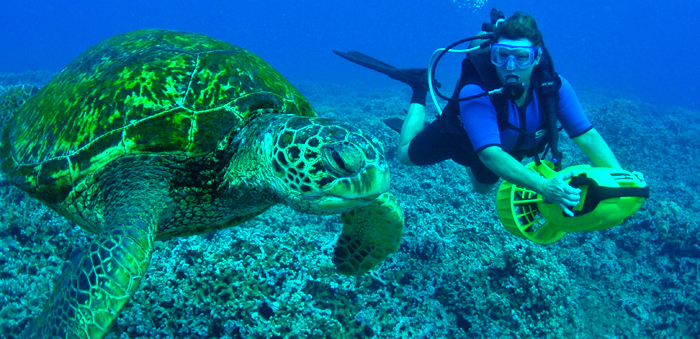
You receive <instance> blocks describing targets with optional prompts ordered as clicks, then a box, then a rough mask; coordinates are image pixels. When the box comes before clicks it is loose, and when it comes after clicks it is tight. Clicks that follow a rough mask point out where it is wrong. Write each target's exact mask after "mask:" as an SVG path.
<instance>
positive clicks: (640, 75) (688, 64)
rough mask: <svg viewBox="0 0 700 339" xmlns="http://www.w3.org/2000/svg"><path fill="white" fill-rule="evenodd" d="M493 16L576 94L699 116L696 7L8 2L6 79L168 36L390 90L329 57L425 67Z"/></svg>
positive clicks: (1, 53)
mask: <svg viewBox="0 0 700 339" xmlns="http://www.w3.org/2000/svg"><path fill="white" fill-rule="evenodd" d="M493 7H497V8H499V9H501V10H503V11H504V12H505V13H506V14H507V15H510V14H512V13H513V12H514V11H516V10H522V11H525V12H528V13H530V14H532V15H533V16H534V17H535V18H536V19H537V20H538V22H539V24H540V28H541V29H542V31H543V33H544V36H545V42H546V44H547V46H548V47H549V49H550V51H551V52H552V54H553V56H554V58H555V64H556V66H557V69H558V71H559V72H560V73H561V74H563V75H565V76H566V77H567V79H569V80H570V81H571V82H572V83H573V84H574V86H575V87H576V88H591V89H597V90H602V91H606V92H613V93H615V94H619V95H622V96H629V97H633V98H643V100H645V101H648V102H651V103H654V104H661V105H679V106H683V107H688V108H695V109H697V108H700V100H699V99H698V96H697V93H699V92H700V88H699V86H700V85H698V82H697V81H696V80H695V75H698V74H700V62H699V61H698V60H696V59H697V58H698V55H700V53H699V52H700V47H698V44H697V37H696V35H695V31H696V30H697V29H698V23H697V20H696V15H697V13H698V11H699V10H700V2H698V1H696V0H680V1H674V2H673V3H672V4H669V3H666V2H661V1H650V0H636V1H629V0H628V1H605V0H592V1H589V0H587V1H583V0H573V1H555V0H538V1H533V0H526V1H514V0H492V1H476V0H472V1H468V0H414V1H403V0H385V1H376V0H375V1H372V0H369V1H337V0H335V1H311V0H300V1H282V0H261V1H240V0H229V1H225V0H213V1H191V0H171V1H134V0H128V1H120V2H114V1H104V0H98V1H87V0H73V1H37V0H27V1H3V6H2V8H3V9H2V11H1V12H0V41H1V42H2V44H0V72H22V71H26V70H34V69H37V70H49V71H59V70H60V69H61V68H63V67H64V66H65V65H66V64H68V63H69V62H70V61H71V60H72V59H73V58H75V57H76V56H78V55H79V54H80V53H81V52H82V51H84V50H86V49H87V48H89V47H90V46H92V45H93V44H95V43H97V42H98V41H100V40H103V39H105V38H107V37H109V36H112V35H116V34H119V33H123V32H126V31H131V30H136V29H141V28H168V29H177V30H186V31H194V32H199V33H203V34H207V35H210V36H213V37H215V38H218V39H222V40H225V41H228V42H230V43H233V44H236V45H239V46H242V47H244V48H247V49H249V50H250V51H252V52H254V53H256V54H258V55H260V56H261V57H262V58H263V59H265V60H266V61H268V62H269V63H270V64H272V65H273V66H274V67H275V68H277V69H278V70H279V71H280V72H281V73H282V74H283V75H285V76H286V77H287V78H288V79H289V80H291V81H292V82H295V81H304V80H313V81H324V82H336V83H344V84H346V83H354V84H357V85H359V86H363V87H368V88H372V87H375V86H390V85H396V84H397V83H396V82H393V81H392V80H390V79H388V78H386V77H384V76H381V75H379V74H375V73H374V72H371V71H361V70H360V69H359V68H358V67H357V66H355V65H352V64H350V63H348V62H347V61H345V60H343V59H341V58H339V57H337V56H335V55H334V54H333V53H331V50H333V49H338V50H358V51H361V52H364V53H366V54H369V55H371V56H374V57H377V58H379V59H381V60H385V61H387V62H389V63H392V64H395V65H397V66H400V67H424V66H425V65H427V62H428V58H429V57H430V54H431V53H432V51H433V50H435V49H436V48H439V47H444V46H446V45H448V44H449V43H451V42H453V41H456V40H458V39H461V38H464V37H467V36H470V35H472V34H473V33H475V32H476V31H477V30H478V28H479V27H480V25H481V23H482V22H483V21H485V20H486V19H487V18H488V13H489V11H490V10H491V8H493ZM455 60H456V59H455ZM456 65H457V62H456V61H455V62H453V63H452V64H451V63H450V61H449V59H448V61H446V62H445V63H444V65H441V66H442V68H441V69H440V70H439V75H442V76H443V78H441V79H440V80H443V82H445V83H451V82H452V80H451V79H452V78H456V75H454V74H455V73H456V72H457V71H456V70H457V68H456Z"/></svg>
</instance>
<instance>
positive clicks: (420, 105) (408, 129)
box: [398, 81, 428, 166]
mask: <svg viewBox="0 0 700 339" xmlns="http://www.w3.org/2000/svg"><path fill="white" fill-rule="evenodd" d="M426 82H427V81H426ZM411 89H413V95H412V96H411V105H410V106H409V107H408V113H407V114H406V120H404V121H403V125H402V126H401V135H399V149H398V157H399V161H400V162H401V163H402V164H404V165H409V166H413V165H414V164H413V163H412V162H411V160H410V159H409V158H408V145H409V144H410V143H411V140H413V138H415V137H416V135H418V133H420V132H421V131H423V129H424V128H425V103H426V100H427V96H428V89H427V86H424V84H423V83H418V84H414V85H411Z"/></svg>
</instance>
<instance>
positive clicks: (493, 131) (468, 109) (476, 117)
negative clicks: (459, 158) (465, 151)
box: [459, 84, 501, 152]
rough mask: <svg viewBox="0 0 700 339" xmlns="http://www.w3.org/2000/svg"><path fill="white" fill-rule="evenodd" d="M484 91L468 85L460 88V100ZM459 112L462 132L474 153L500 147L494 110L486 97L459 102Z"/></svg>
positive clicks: (499, 134)
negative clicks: (469, 141)
mask: <svg viewBox="0 0 700 339" xmlns="http://www.w3.org/2000/svg"><path fill="white" fill-rule="evenodd" d="M481 93H484V90H483V89H482V88H481V87H479V86H478V85H473V84H469V85H466V86H464V87H463V88H462V91H461V92H460V93H459V96H460V98H464V97H468V96H472V95H476V94H481ZM459 111H460V114H461V116H462V122H463V123H464V130H465V131H466V132H467V135H469V140H471V142H472V145H473V146H474V150H475V151H476V152H479V151H481V150H482V149H484V148H486V147H489V146H500V145H501V133H500V131H499V130H498V116H497V114H496V108H494V107H493V103H491V100H490V99H489V97H488V96H483V97H481V98H477V99H472V100H466V101H461V102H460V103H459Z"/></svg>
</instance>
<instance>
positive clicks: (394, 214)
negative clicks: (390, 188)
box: [333, 193, 404, 275]
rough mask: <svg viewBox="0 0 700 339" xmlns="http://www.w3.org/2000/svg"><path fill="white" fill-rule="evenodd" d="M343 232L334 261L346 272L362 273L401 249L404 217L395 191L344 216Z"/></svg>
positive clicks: (337, 266)
mask: <svg viewBox="0 0 700 339" xmlns="http://www.w3.org/2000/svg"><path fill="white" fill-rule="evenodd" d="M340 219H341V221H342V222H343V232H342V234H341V235H340V237H339V238H338V242H337V243H336V245H335V249H334V250H333V263H334V264H335V266H336V268H337V269H338V272H340V273H341V274H344V275H361V274H363V273H366V272H367V271H369V270H371V269H372V268H374V267H375V266H376V265H377V264H379V263H380V262H382V261H383V260H384V259H386V258H387V257H388V256H389V254H392V253H395V252H396V251H397V250H398V249H399V244H400V243H401V236H402V235H403V227H404V218H403V213H401V208H400V207H399V203H398V201H396V198H395V197H394V196H393V195H392V194H391V193H384V194H382V195H380V196H379V197H378V198H377V199H376V200H374V201H373V202H372V203H371V204H369V205H367V206H365V207H362V208H358V209H354V210H352V211H349V212H345V213H343V214H342V216H341V218H340Z"/></svg>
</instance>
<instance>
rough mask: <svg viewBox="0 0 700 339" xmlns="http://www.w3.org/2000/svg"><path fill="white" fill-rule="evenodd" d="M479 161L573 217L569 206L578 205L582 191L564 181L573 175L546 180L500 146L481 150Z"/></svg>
mask: <svg viewBox="0 0 700 339" xmlns="http://www.w3.org/2000/svg"><path fill="white" fill-rule="evenodd" d="M479 159H480V160H481V162H483V163H484V165H485V166H486V167H487V168H488V169H490V170H491V171H493V172H494V173H496V175H498V176H499V177H501V178H503V180H507V181H509V182H511V183H513V184H515V185H516V186H519V187H523V188H527V189H530V190H533V191H535V192H537V193H538V194H540V195H542V196H543V197H544V198H545V200H547V201H550V202H552V203H555V204H557V205H559V207H561V209H562V210H563V211H564V212H565V213H566V214H568V215H570V216H573V213H572V212H571V211H570V210H569V208H568V207H567V206H576V205H578V203H579V201H580V199H581V197H580V195H579V193H580V192H581V190H579V189H578V188H573V187H571V186H569V184H568V183H567V182H566V181H564V180H565V179H568V178H570V177H571V176H572V175H573V173H564V174H561V175H558V176H556V177H554V178H553V179H545V178H544V177H542V176H541V175H539V174H537V173H536V172H535V171H533V170H531V169H529V168H527V167H525V166H523V164H521V163H520V161H518V160H515V158H513V157H512V156H511V155H510V154H508V153H506V152H504V151H503V150H502V149H501V148H500V147H498V146H490V147H487V148H485V149H483V150H481V151H480V152H479Z"/></svg>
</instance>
